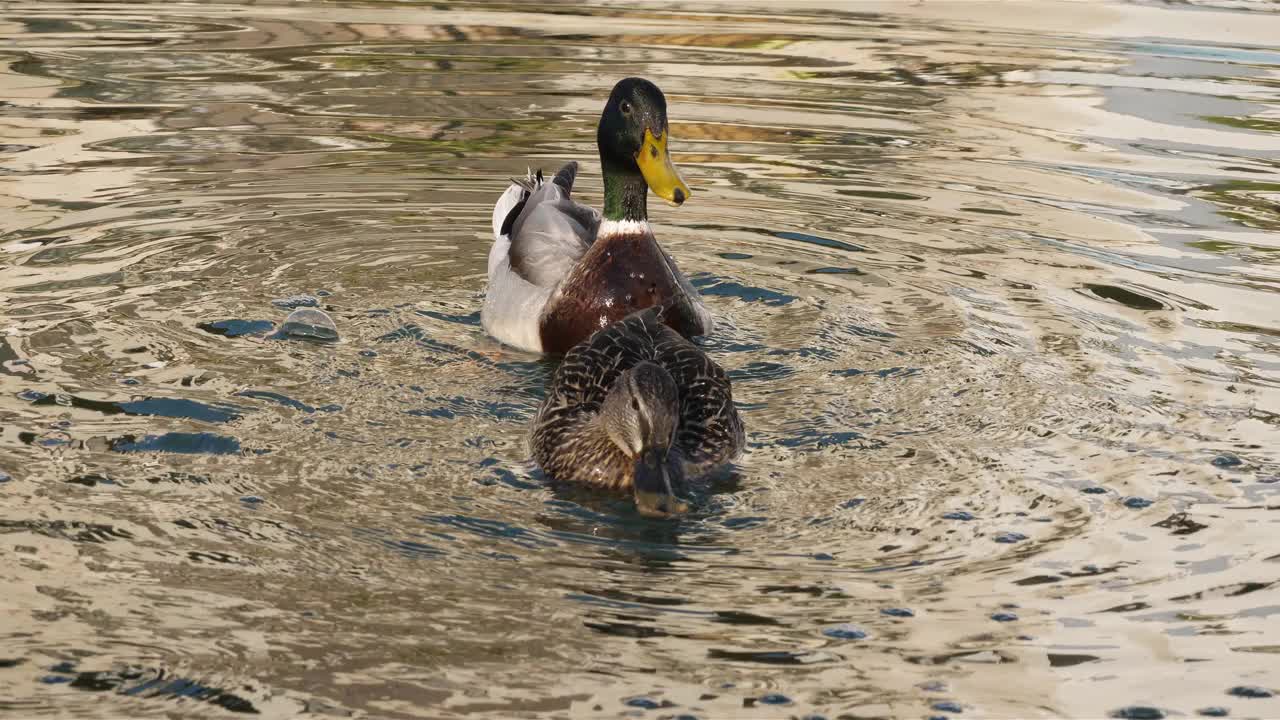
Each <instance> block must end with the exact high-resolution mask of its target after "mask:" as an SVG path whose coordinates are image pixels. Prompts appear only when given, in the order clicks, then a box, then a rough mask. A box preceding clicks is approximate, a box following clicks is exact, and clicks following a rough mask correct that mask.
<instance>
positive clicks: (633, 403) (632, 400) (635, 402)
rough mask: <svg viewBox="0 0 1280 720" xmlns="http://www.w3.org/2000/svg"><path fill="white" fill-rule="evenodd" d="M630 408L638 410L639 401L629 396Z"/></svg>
mask: <svg viewBox="0 0 1280 720" xmlns="http://www.w3.org/2000/svg"><path fill="white" fill-rule="evenodd" d="M631 409H632V410H635V411H636V412H640V403H639V401H637V400H636V399H635V398H631Z"/></svg>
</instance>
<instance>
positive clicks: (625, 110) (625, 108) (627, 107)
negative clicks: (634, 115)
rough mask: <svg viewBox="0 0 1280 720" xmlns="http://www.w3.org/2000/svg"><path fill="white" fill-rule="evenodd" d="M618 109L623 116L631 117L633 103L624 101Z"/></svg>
mask: <svg viewBox="0 0 1280 720" xmlns="http://www.w3.org/2000/svg"><path fill="white" fill-rule="evenodd" d="M618 109H619V110H621V111H622V114H623V115H630V114H631V103H629V102H627V101H626V100H623V101H622V104H621V105H619V106H618Z"/></svg>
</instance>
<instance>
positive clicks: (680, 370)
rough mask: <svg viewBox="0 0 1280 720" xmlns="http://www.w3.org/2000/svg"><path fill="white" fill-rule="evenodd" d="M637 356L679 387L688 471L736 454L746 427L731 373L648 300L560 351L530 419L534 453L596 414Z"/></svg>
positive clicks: (681, 441)
mask: <svg viewBox="0 0 1280 720" xmlns="http://www.w3.org/2000/svg"><path fill="white" fill-rule="evenodd" d="M642 360H649V361H651V362H655V363H657V364H658V365H660V366H662V367H663V368H664V369H666V371H667V372H669V373H670V374H671V376H672V378H673V379H674V380H675V382H676V386H677V387H678V388H679V389H680V421H679V424H678V426H677V428H676V437H675V449H677V450H679V451H680V452H681V454H682V455H683V457H684V459H685V462H686V468H687V471H688V472H689V473H690V474H691V475H697V474H700V473H702V472H705V471H707V470H710V469H711V468H713V467H715V466H716V465H720V464H722V463H725V462H728V461H729V460H731V459H732V458H733V457H734V456H735V455H737V454H738V452H739V451H740V450H741V449H742V445H743V442H744V434H743V429H742V419H741V418H740V417H739V416H738V411H737V409H736V408H735V407H734V405H733V393H732V390H731V388H730V385H729V378H728V377H727V376H726V375H725V373H724V370H722V369H721V368H720V367H719V366H718V365H716V364H715V363H714V362H712V361H711V358H709V357H707V355H706V353H704V352H702V350H700V349H699V348H698V347H697V346H696V345H694V344H693V343H692V342H690V341H689V340H687V339H685V338H684V337H683V336H681V335H680V333H678V332H676V331H675V330H673V329H671V328H670V327H668V326H667V325H666V324H664V322H663V320H662V318H661V316H660V311H659V309H658V308H656V307H651V308H648V309H646V310H641V311H639V312H635V313H632V314H631V315H629V316H627V317H625V318H623V319H622V320H619V321H618V322H616V323H614V324H612V325H610V326H609V327H607V328H605V329H604V330H601V331H599V332H597V333H596V334H595V335H593V336H592V337H591V338H590V339H588V340H587V341H585V342H582V343H580V344H578V345H576V346H574V347H573V348H572V349H571V350H570V351H569V352H568V353H567V354H566V355H565V356H564V359H563V360H562V361H561V363H560V366H559V368H557V369H556V372H555V375H554V376H553V378H552V381H551V387H550V389H549V390H548V392H547V398H546V400H545V401H544V402H543V404H542V407H541V408H540V409H539V411H538V417H537V419H536V420H535V422H534V438H533V442H534V451H535V455H538V454H539V453H540V452H541V453H543V454H547V453H550V452H552V451H553V450H554V448H555V447H556V445H555V443H556V442H557V438H561V437H564V436H565V435H566V434H567V432H568V431H569V429H570V428H571V427H572V426H574V425H576V424H577V423H581V422H586V421H588V420H590V419H591V418H593V417H595V415H596V414H598V413H599V412H600V407H601V405H602V404H603V402H604V398H605V395H606V394H608V392H609V388H610V387H611V386H612V385H613V382H614V381H615V380H616V379H617V378H618V375H619V374H621V373H622V372H623V371H624V370H626V369H628V368H630V367H632V366H634V365H635V364H637V363H639V362H640V361H642ZM538 460H539V462H540V463H541V462H542V458H538ZM544 466H545V464H544Z"/></svg>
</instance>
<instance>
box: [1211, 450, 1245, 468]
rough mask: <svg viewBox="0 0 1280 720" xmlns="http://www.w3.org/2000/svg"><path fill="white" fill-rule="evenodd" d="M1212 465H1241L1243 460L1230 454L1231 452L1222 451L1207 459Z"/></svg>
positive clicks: (1221, 466)
mask: <svg viewBox="0 0 1280 720" xmlns="http://www.w3.org/2000/svg"><path fill="white" fill-rule="evenodd" d="M1209 462H1210V463H1211V464H1212V465H1213V466H1214V467H1220V468H1233V467H1237V466H1239V465H1243V464H1244V461H1243V460H1241V459H1240V458H1238V457H1236V456H1235V455H1232V454H1231V453H1223V454H1221V455H1219V456H1217V457H1215V458H1214V459H1212V460H1210V461H1209Z"/></svg>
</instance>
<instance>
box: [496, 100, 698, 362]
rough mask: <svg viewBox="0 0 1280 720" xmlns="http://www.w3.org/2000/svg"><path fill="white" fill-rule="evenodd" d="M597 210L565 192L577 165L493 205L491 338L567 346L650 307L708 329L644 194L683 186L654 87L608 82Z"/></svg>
mask: <svg viewBox="0 0 1280 720" xmlns="http://www.w3.org/2000/svg"><path fill="white" fill-rule="evenodd" d="M596 145H597V146H599V148H600V165H601V168H602V169H603V171H604V213H603V215H602V214H601V213H599V212H597V211H596V210H595V209H593V208H591V207H588V206H586V205H582V204H580V203H577V202H575V201H574V200H573V199H572V198H571V197H570V195H571V193H572V191H573V182H574V179H575V178H576V176H577V173H578V164H577V163H576V162H570V163H569V164H567V165H565V166H564V167H563V168H561V169H560V171H559V172H557V173H556V174H555V177H554V178H553V179H552V180H551V181H550V182H546V181H544V180H543V177H542V172H541V171H539V172H538V174H537V175H536V176H531V177H529V178H528V179H526V180H524V181H516V180H513V181H512V183H511V186H510V187H508V188H507V190H506V192H504V193H503V194H502V196H501V197H499V198H498V202H497V204H495V205H494V208H493V237H494V242H493V248H492V249H491V250H490V251H489V286H488V289H487V290H486V292H485V299H484V308H483V310H482V311H481V313H480V319H481V321H482V323H483V324H484V328H485V331H487V332H488V333H489V334H490V335H492V336H493V337H495V338H497V339H498V340H500V341H502V342H503V343H506V344H507V345H512V346H515V347H517V348H520V349H523V350H531V351H533V352H548V353H563V352H565V351H567V350H569V348H571V347H573V346H574V345H576V344H577V343H579V342H581V341H583V340H585V339H586V338H587V337H589V336H590V335H591V334H592V333H593V332H595V331H597V330H599V329H601V328H603V327H605V326H607V325H609V324H610V323H613V322H616V321H618V320H620V319H621V318H624V317H626V316H627V315H628V314H630V313H632V312H634V311H636V310H640V309H643V308H647V307H650V306H653V305H658V304H662V305H664V306H665V307H666V308H667V311H666V313H665V314H664V318H665V322H667V324H669V325H671V326H672V327H673V328H675V329H676V330H677V331H679V332H680V333H681V334H683V335H685V336H687V337H693V336H695V335H704V334H706V333H708V332H710V331H711V327H712V320H711V313H709V312H708V311H707V309H706V307H705V306H704V305H703V304H702V301H701V299H700V298H699V297H698V291H697V290H695V289H694V288H693V286H692V285H691V284H690V283H689V280H688V278H686V277H685V276H684V274H683V273H681V272H680V269H679V268H677V267H676V263H675V260H673V259H672V258H671V256H670V255H668V254H667V253H666V252H664V251H663V250H662V248H661V247H660V246H659V245H658V241H657V239H656V238H655V237H654V236H653V231H652V229H651V228H650V227H649V220H648V207H647V199H648V192H649V190H653V192H654V193H656V194H657V195H658V196H659V197H661V198H664V199H666V200H668V201H670V202H673V203H675V204H676V205H680V204H682V203H684V201H685V200H687V199H688V198H689V195H690V191H689V186H688V185H686V184H685V183H684V181H683V180H681V179H680V175H679V173H677V172H676V169H675V166H674V165H673V164H672V162H671V156H670V154H669V153H668V152H667V100H666V98H665V97H664V96H663V94H662V91H661V90H659V89H658V86H657V85H654V84H653V83H651V82H649V81H648V80H644V79H641V78H627V79H625V80H622V81H621V82H619V83H618V84H617V85H615V86H614V88H613V92H612V93H611V94H610V95H609V102H608V103H607V104H606V105H605V107H604V112H603V113H601V115H600V124H599V126H598V127H597V128H596Z"/></svg>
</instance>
